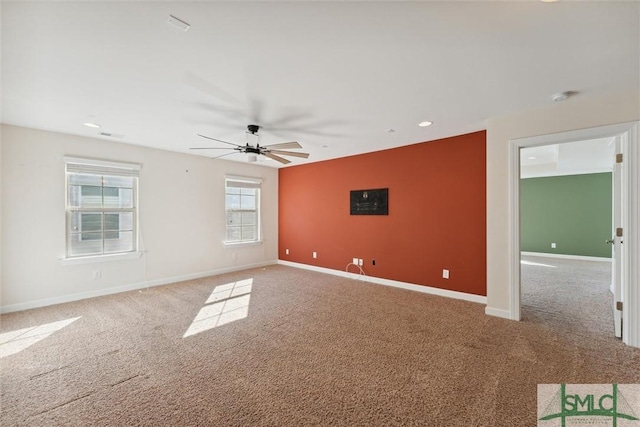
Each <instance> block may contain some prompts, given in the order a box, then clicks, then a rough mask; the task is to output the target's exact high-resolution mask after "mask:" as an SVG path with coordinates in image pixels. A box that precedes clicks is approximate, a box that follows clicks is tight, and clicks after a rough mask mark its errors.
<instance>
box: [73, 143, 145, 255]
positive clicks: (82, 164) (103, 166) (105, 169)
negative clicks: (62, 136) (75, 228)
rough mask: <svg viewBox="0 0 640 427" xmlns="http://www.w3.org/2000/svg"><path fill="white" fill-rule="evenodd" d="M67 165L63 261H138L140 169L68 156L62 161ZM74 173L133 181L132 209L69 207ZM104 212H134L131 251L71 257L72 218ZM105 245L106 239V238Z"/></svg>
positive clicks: (131, 164) (130, 165)
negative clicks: (124, 259)
mask: <svg viewBox="0 0 640 427" xmlns="http://www.w3.org/2000/svg"><path fill="white" fill-rule="evenodd" d="M63 160H64V165H65V257H64V258H63V261H83V260H90V261H106V260H114V259H123V258H131V257H139V256H140V252H139V249H138V242H139V239H138V222H139V218H138V180H139V172H140V168H141V166H140V165H139V164H135V163H121V162H112V161H105V160H96V159H86V158H78V157H69V156H65V157H64V158H63ZM75 173H83V174H90V175H100V176H120V177H132V178H134V180H133V187H132V193H133V194H132V207H131V208H106V207H104V206H103V207H99V208H98V207H96V208H81V207H75V206H70V205H69V191H70V189H69V185H70V182H69V177H70V176H71V175H72V174H75ZM84 211H86V212H101V213H102V214H104V213H113V212H116V213H120V212H132V214H133V224H132V234H133V242H132V243H133V244H132V249H131V250H127V251H119V252H107V253H105V252H104V247H103V252H101V253H96V254H80V255H71V254H70V252H71V241H70V237H71V217H72V214H73V213H74V212H84ZM103 241H104V237H103Z"/></svg>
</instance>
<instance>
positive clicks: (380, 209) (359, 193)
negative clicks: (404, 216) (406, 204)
mask: <svg viewBox="0 0 640 427" xmlns="http://www.w3.org/2000/svg"><path fill="white" fill-rule="evenodd" d="M350 206H351V215H389V189H388V188H376V189H373V190H352V191H351V195H350Z"/></svg>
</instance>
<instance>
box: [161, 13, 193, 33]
mask: <svg viewBox="0 0 640 427" xmlns="http://www.w3.org/2000/svg"><path fill="white" fill-rule="evenodd" d="M167 24H169V25H171V26H172V27H175V28H177V29H179V30H182V31H187V30H188V29H189V28H190V27H191V25H189V24H188V23H186V22H184V21H183V20H182V19H180V18H176V17H175V16H173V15H169V18H167Z"/></svg>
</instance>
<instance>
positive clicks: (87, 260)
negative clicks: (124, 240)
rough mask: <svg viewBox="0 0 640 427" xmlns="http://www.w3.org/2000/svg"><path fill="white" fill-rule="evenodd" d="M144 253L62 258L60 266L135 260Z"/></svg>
mask: <svg viewBox="0 0 640 427" xmlns="http://www.w3.org/2000/svg"><path fill="white" fill-rule="evenodd" d="M142 254H143V252H127V253H124V254H113V255H92V256H84V257H75V258H60V259H59V261H60V264H62V265H78V264H91V263H96V262H108V261H120V260H123V259H135V258H140V257H141V256H142Z"/></svg>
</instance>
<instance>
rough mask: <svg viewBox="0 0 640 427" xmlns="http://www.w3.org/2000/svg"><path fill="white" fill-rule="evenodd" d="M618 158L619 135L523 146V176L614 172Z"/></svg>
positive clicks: (521, 162) (521, 157)
mask: <svg viewBox="0 0 640 427" xmlns="http://www.w3.org/2000/svg"><path fill="white" fill-rule="evenodd" d="M614 160H615V137H610V138H598V139H590V140H587V141H577V142H570V143H564V144H554V145H544V146H541V147H527V148H522V149H521V150H520V177H521V178H533V177H541V176H557V175H578V174H585V173H600V172H611V171H612V170H613V164H614Z"/></svg>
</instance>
